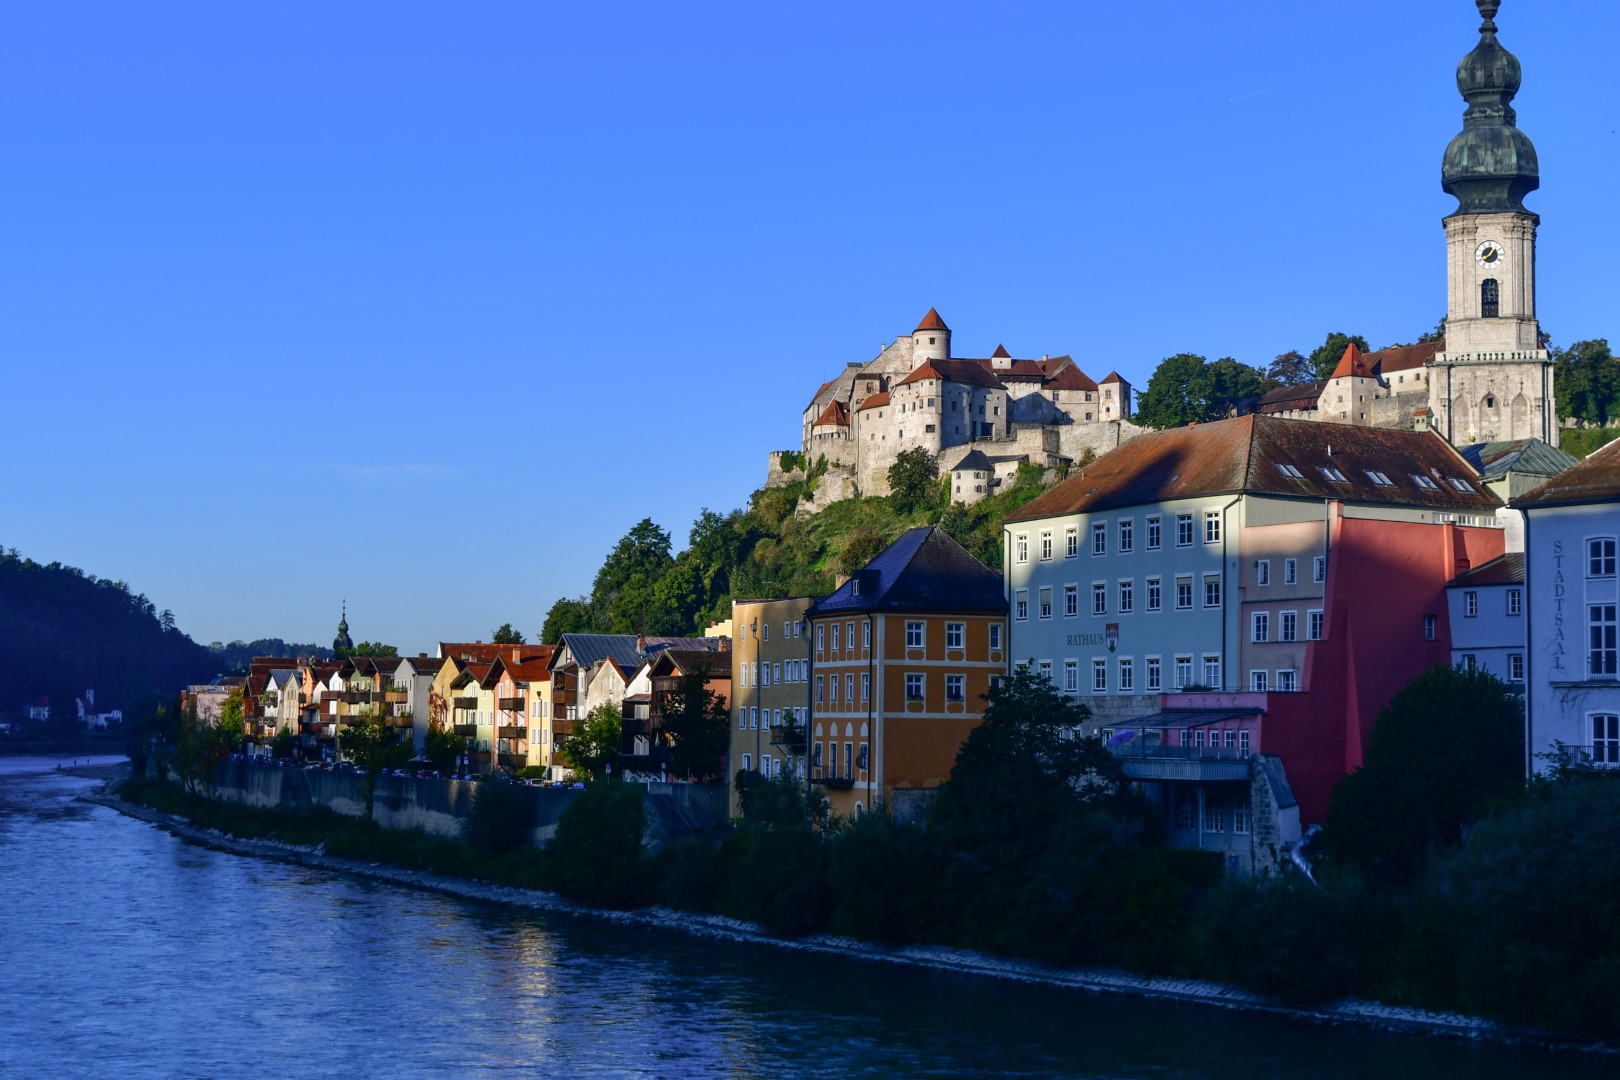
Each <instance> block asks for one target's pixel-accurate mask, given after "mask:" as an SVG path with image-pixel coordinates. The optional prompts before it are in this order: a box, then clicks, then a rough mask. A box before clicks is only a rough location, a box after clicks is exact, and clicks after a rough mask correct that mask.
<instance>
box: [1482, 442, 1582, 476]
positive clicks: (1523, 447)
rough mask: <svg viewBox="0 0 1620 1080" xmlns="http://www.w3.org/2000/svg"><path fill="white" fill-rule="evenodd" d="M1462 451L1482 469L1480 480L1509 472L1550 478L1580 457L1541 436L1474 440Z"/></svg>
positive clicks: (1577, 461) (1578, 460)
mask: <svg viewBox="0 0 1620 1080" xmlns="http://www.w3.org/2000/svg"><path fill="white" fill-rule="evenodd" d="M1459 453H1461V454H1462V456H1463V457H1465V458H1467V459H1468V464H1470V465H1472V466H1473V467H1474V468H1475V469H1478V470H1479V474H1480V479H1481V480H1487V481H1488V480H1501V479H1502V478H1504V477H1505V476H1507V474H1508V473H1510V472H1515V473H1520V474H1523V475H1528V476H1545V477H1547V478H1548V479H1551V478H1552V477H1554V476H1557V475H1558V474H1559V473H1561V472H1563V471H1564V470H1565V469H1568V468H1571V467H1573V466H1575V465H1578V464H1580V460H1581V459H1580V458H1578V457H1576V456H1575V455H1574V454H1566V453H1564V451H1562V450H1560V449H1558V448H1557V447H1555V446H1548V445H1547V444H1546V443H1544V442H1542V441H1541V440H1540V439H1513V440H1512V441H1508V442H1488V443H1475V444H1474V445H1472V446H1465V447H1463V448H1462V449H1461V450H1460V451H1459Z"/></svg>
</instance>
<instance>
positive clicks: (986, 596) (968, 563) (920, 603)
mask: <svg viewBox="0 0 1620 1080" xmlns="http://www.w3.org/2000/svg"><path fill="white" fill-rule="evenodd" d="M1006 609H1007V600H1006V597H1005V596H1003V595H1002V591H1001V575H1000V574H998V573H997V572H996V571H994V570H991V569H990V568H989V567H987V566H985V565H984V564H983V563H981V562H980V561H979V560H978V559H975V558H974V557H973V556H972V555H970V554H968V552H967V549H965V548H963V547H962V545H961V544H958V543H957V542H956V541H955V540H953V539H951V536H950V534H949V533H947V532H945V531H944V530H943V529H941V528H940V527H939V526H937V525H933V526H922V527H920V528H916V529H907V530H906V532H905V534H904V535H902V536H901V537H900V539H898V540H896V541H895V542H894V543H892V544H890V545H889V546H888V547H886V548H884V549H883V550H882V551H881V552H879V553H878V554H877V555H876V556H875V557H874V558H873V559H872V561H871V562H869V563H867V564H866V565H865V566H864V567H862V568H861V569H860V570H858V571H856V572H855V574H854V575H852V576H851V577H850V579H849V580H848V581H846V582H844V584H842V585H840V586H839V587H838V589H837V590H835V591H834V592H833V594H832V595H831V596H829V597H827V598H826V599H824V600H819V601H817V602H816V603H814V604H812V605H811V606H810V610H809V612H808V613H807V614H808V616H809V617H812V618H814V617H816V616H820V615H829V614H834V613H840V612H846V611H918V612H923V611H941V612H953V611H961V612H977V611H983V612H998V611H1005V610H1006Z"/></svg>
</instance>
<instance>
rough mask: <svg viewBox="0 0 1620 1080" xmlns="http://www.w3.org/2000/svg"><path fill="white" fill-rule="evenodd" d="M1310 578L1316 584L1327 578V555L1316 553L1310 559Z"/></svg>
mask: <svg viewBox="0 0 1620 1080" xmlns="http://www.w3.org/2000/svg"><path fill="white" fill-rule="evenodd" d="M1311 580H1312V581H1314V582H1316V583H1317V584H1319V585H1320V584H1321V583H1322V582H1324V581H1326V580H1327V556H1326V555H1318V556H1317V557H1316V558H1314V559H1312V560H1311Z"/></svg>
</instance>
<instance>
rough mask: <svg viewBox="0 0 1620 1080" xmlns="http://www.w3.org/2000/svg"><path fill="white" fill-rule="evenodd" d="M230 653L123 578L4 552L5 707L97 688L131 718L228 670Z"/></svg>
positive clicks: (0, 581) (1, 658)
mask: <svg viewBox="0 0 1620 1080" xmlns="http://www.w3.org/2000/svg"><path fill="white" fill-rule="evenodd" d="M220 668H221V664H220V658H219V656H217V655H216V654H215V653H213V652H212V651H210V650H209V649H207V648H205V647H204V646H202V645H198V644H197V643H196V642H195V641H192V640H191V638H189V637H187V636H186V635H185V634H183V633H181V632H180V630H179V629H177V628H176V627H175V625H174V618H173V616H172V615H170V614H169V613H168V612H167V611H163V612H159V611H158V610H157V609H156V607H155V606H154V605H153V604H152V602H151V601H150V600H148V599H147V598H146V597H145V596H142V595H139V594H135V593H131V592H130V590H129V586H128V585H127V584H126V583H124V582H122V581H109V580H106V579H104V578H98V577H96V576H95V575H94V574H86V573H85V572H84V571H83V570H80V569H78V568H76V567H72V566H63V565H62V564H61V563H57V562H53V563H47V564H41V563H37V562H35V561H34V560H32V559H27V558H24V557H22V556H21V555H19V554H18V553H17V551H16V549H15V548H13V549H10V550H5V549H0V713H5V714H13V715H16V714H21V713H24V712H26V710H27V707H28V705H29V704H30V703H31V702H33V701H34V700H35V699H37V698H39V697H40V696H41V695H50V696H51V698H52V700H53V701H54V700H56V699H58V698H62V699H66V700H69V701H71V700H72V698H73V697H75V696H77V695H78V694H79V693H81V692H82V691H84V690H85V689H86V688H92V689H94V690H95V694H96V699H95V700H96V706H97V708H99V709H123V710H124V711H125V712H126V714H128V713H129V712H131V711H132V710H138V709H141V708H143V707H146V706H148V705H149V703H150V702H151V701H152V700H153V699H154V698H156V697H163V698H169V697H172V696H174V695H175V694H178V693H179V691H180V689H181V687H183V686H185V685H186V684H187V683H194V682H207V681H208V680H209V679H212V678H213V677H214V676H215V675H217V674H219V673H220Z"/></svg>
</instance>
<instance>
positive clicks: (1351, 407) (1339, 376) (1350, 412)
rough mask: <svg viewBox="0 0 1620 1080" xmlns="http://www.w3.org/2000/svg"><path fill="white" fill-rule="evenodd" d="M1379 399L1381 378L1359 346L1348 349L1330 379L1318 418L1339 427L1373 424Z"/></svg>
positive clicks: (1348, 346) (1347, 347)
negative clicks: (1339, 425) (1375, 402)
mask: <svg viewBox="0 0 1620 1080" xmlns="http://www.w3.org/2000/svg"><path fill="white" fill-rule="evenodd" d="M1377 396H1378V377H1377V376H1376V375H1374V374H1373V370H1372V368H1371V367H1370V366H1369V365H1368V364H1367V358H1366V357H1364V356H1362V355H1361V350H1360V349H1358V348H1356V343H1355V342H1353V341H1352V342H1351V343H1350V344H1349V345H1347V346H1345V350H1344V355H1343V356H1341V357H1339V364H1338V366H1337V367H1335V368H1334V369H1333V374H1332V375H1329V376H1328V380H1327V385H1325V386H1324V387H1322V394H1321V397H1319V398H1318V399H1317V416H1318V418H1319V419H1322V420H1331V421H1333V422H1334V423H1338V424H1360V425H1363V426H1366V425H1368V424H1370V423H1371V422H1372V421H1371V417H1372V410H1373V405H1372V403H1373V401H1374V399H1375V398H1377Z"/></svg>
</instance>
